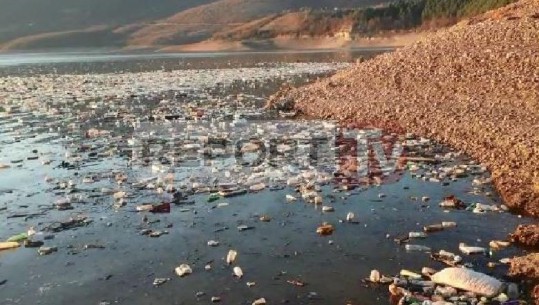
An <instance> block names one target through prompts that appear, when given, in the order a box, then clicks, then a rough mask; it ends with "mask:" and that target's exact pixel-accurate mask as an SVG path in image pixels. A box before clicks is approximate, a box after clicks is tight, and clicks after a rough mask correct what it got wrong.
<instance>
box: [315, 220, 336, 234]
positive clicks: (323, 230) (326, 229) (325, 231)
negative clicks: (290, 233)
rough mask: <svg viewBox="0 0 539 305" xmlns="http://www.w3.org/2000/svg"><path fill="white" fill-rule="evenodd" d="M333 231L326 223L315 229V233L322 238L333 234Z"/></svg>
mask: <svg viewBox="0 0 539 305" xmlns="http://www.w3.org/2000/svg"><path fill="white" fill-rule="evenodd" d="M334 230H335V229H334V228H333V226H332V225H330V224H328V223H323V224H322V225H321V226H319V227H318V228H317V229H316V233H318V235H322V236H325V235H331V234H333V231H334Z"/></svg>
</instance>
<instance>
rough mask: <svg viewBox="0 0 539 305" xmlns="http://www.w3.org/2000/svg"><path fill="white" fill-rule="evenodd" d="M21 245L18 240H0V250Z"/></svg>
mask: <svg viewBox="0 0 539 305" xmlns="http://www.w3.org/2000/svg"><path fill="white" fill-rule="evenodd" d="M20 246H21V245H20V244H19V243H18V242H9V241H8V242H0V251H2V250H9V249H14V248H18V247H20Z"/></svg>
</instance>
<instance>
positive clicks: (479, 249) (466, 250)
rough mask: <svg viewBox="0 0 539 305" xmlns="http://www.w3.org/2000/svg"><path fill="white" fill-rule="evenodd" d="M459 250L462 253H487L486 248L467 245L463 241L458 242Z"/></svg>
mask: <svg viewBox="0 0 539 305" xmlns="http://www.w3.org/2000/svg"><path fill="white" fill-rule="evenodd" d="M459 250H460V252H462V253H464V254H466V255H470V254H485V253H487V249H485V248H482V247H473V246H468V245H466V244H465V243H460V244H459Z"/></svg>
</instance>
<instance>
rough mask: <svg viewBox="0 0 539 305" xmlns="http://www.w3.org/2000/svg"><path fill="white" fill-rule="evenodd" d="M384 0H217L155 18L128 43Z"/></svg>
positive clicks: (170, 40)
mask: <svg viewBox="0 0 539 305" xmlns="http://www.w3.org/2000/svg"><path fill="white" fill-rule="evenodd" d="M382 2H384V1H383V0H317V1H312V0H219V1H216V2H212V3H210V4H207V5H201V6H198V7H194V8H192V9H189V10H186V11H182V12H180V13H178V14H175V15H173V16H170V17H168V18H166V19H163V20H158V21H155V22H154V23H153V24H150V25H148V26H145V27H144V28H142V29H140V30H138V31H136V32H135V33H133V34H132V35H131V36H130V39H129V44H130V45H141V46H148V45H174V44H182V43H188V42H196V41H200V40H203V39H205V38H210V37H211V36H212V35H213V34H214V33H216V32H218V31H221V30H223V29H229V28H230V29H231V28H234V27H236V26H239V25H242V24H244V23H246V22H249V21H252V20H253V19H257V18H262V17H266V16H267V15H271V14H276V13H281V12H283V11H285V10H298V9H300V8H303V7H308V8H311V9H321V8H330V9H333V8H335V7H338V8H353V7H362V6H367V5H372V4H376V3H382Z"/></svg>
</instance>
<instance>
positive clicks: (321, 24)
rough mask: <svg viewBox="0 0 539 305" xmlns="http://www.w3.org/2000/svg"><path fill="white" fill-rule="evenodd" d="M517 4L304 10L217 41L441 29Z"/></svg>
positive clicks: (468, 0) (481, 0)
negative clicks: (494, 9) (489, 11)
mask: <svg viewBox="0 0 539 305" xmlns="http://www.w3.org/2000/svg"><path fill="white" fill-rule="evenodd" d="M513 1H514V0H399V1H395V2H391V3H389V4H386V5H379V6H376V7H366V8H353V9H341V10H337V11H335V10H313V9H309V10H301V11H295V12H285V13H281V14H274V15H270V16H266V17H264V18H260V19H257V20H253V21H251V22H248V23H245V24H241V25H239V26H237V27H234V28H232V29H225V30H221V31H219V32H218V33H216V34H214V35H213V38H214V39H224V40H248V39H269V38H276V37H282V36H293V37H335V36H340V37H349V38H354V37H358V36H359V37H364V36H376V35H380V34H382V33H383V32H395V31H406V30H417V29H419V30H425V29H437V28H440V27H445V26H448V25H452V24H455V23H456V22H457V21H458V20H461V19H464V18H469V17H471V16H475V15H477V14H480V13H483V12H486V11H488V10H490V9H493V8H498V7H501V6H504V5H507V4H509V3H511V2H513Z"/></svg>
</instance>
